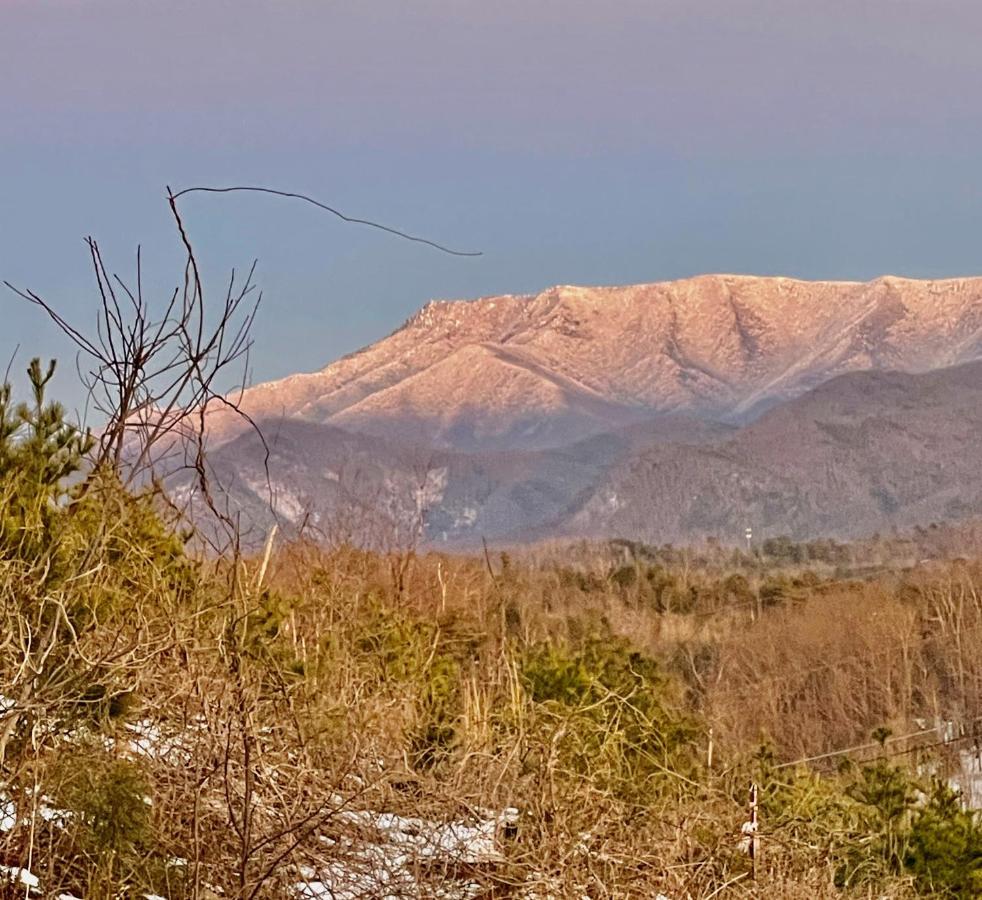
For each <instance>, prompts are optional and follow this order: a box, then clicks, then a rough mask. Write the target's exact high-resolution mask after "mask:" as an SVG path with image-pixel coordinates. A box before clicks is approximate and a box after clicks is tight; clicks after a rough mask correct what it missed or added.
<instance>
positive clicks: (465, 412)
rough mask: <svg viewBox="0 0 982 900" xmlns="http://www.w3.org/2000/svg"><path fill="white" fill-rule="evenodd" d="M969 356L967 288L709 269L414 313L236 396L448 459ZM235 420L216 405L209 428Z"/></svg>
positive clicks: (964, 283)
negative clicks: (455, 453) (317, 363)
mask: <svg viewBox="0 0 982 900" xmlns="http://www.w3.org/2000/svg"><path fill="white" fill-rule="evenodd" d="M980 355H982V279H979V278H965V279H948V280H943V281H914V280H909V279H901V278H893V277H884V278H880V279H876V280H875V281H871V282H869V283H865V284H863V283H855V282H804V281H796V280H793V279H788V278H757V277H749V276H736V275H711V276H701V277H698V278H691V279H686V280H682V281H675V282H664V283H657V284H642V285H632V286H626V287H601V288H582V287H568V286H565V287H556V288H552V289H550V290H547V291H544V292H542V293H540V294H537V295H530V296H514V295H507V296H500V297H488V298H483V299H480V300H474V301H467V302H465V301H441V302H434V303H430V304H428V305H427V306H426V307H424V308H423V309H422V310H421V311H420V312H419V313H417V314H416V315H415V316H413V317H412V318H411V319H410V320H409V321H408V322H407V323H406V324H405V325H404V326H403V327H402V328H400V329H399V330H397V331H396V332H394V333H393V334H392V335H390V336H389V337H387V338H385V339H383V340H381V341H379V342H378V343H376V344H373V345H371V346H370V347H367V348H365V349H364V350H361V351H359V352H358V353H355V354H352V355H351V356H348V357H345V358H344V359H342V360H339V361H338V362H336V363H333V364H331V365H329V366H327V367H326V368H325V369H323V370H322V371H320V372H315V373H311V374H306V375H295V376H291V377H289V378H286V379H283V380H281V381H276V382H270V383H268V384H264V385H259V386H257V387H254V388H251V389H250V390H248V391H246V393H245V396H244V398H243V406H244V408H245V410H246V411H247V412H249V413H250V415H252V416H253V418H257V419H258V418H263V419H266V420H272V419H277V418H298V419H302V420H304V421H309V422H316V423H321V424H331V425H337V426H339V427H344V428H346V429H349V430H357V431H361V432H364V433H366V434H372V435H377V436H385V437H388V438H390V439H393V440H396V441H413V442H415V441H419V440H422V439H425V440H426V442H427V443H430V444H432V445H434V446H436V447H440V448H444V449H448V450H449V449H458V450H481V451H485V450H489V449H521V450H537V449H545V448H551V447H557V446H561V445H563V444H566V443H569V442H571V441H575V440H577V439H580V438H584V437H588V436H590V435H591V434H597V433H602V432H604V431H608V430H611V429H612V428H617V427H620V426H622V425H625V424H629V423H631V422H637V421H643V420H646V419H650V418H652V417H654V416H657V415H660V414H664V413H668V412H683V413H687V414H693V415H697V416H703V417H709V418H726V419H729V420H731V421H746V420H748V419H750V418H752V417H753V416H755V415H757V414H759V413H760V412H761V411H762V410H764V409H766V408H768V407H770V406H772V405H774V404H776V403H780V402H782V401H784V400H787V399H790V398H792V397H795V396H798V395H800V394H801V393H803V392H804V391H806V390H808V389H810V388H812V387H815V386H817V385H819V384H821V383H822V382H823V381H825V380H827V379H829V378H831V377H834V376H835V375H838V374H841V373H844V372H850V371H859V370H865V369H898V370H904V371H912V372H918V371H926V370H929V369H934V368H939V367H944V366H951V365H954V364H957V363H960V362H965V361H969V360H972V359H976V358H978V357H979V356H980ZM240 428H241V424H240V423H238V422H237V421H236V420H235V419H234V418H233V417H230V416H228V415H227V414H226V413H223V412H221V411H216V413H215V414H214V415H213V416H212V433H213V435H214V437H215V439H216V440H228V439H230V438H231V437H234V435H235V434H236V433H237V431H238V430H239V429H240Z"/></svg>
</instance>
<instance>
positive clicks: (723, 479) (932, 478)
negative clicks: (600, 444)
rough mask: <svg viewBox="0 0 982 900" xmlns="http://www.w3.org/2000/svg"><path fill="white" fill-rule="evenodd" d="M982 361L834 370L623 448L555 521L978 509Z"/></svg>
mask: <svg viewBox="0 0 982 900" xmlns="http://www.w3.org/2000/svg"><path fill="white" fill-rule="evenodd" d="M980 473H982V363H980V362H974V363H968V364H965V365H962V366H957V367H953V368H948V369H943V370H938V371H934V372H928V373H923V374H917V375H911V374H903V373H898V372H862V373H851V374H847V375H842V376H839V377H837V378H834V379H831V380H830V381H828V382H826V383H824V384H822V385H821V386H820V387H818V388H816V389H815V390H813V391H811V392H809V393H807V394H805V395H804V396H802V397H799V398H798V399H796V400H792V401H789V402H787V403H785V404H783V405H781V406H780V407H778V408H776V409H773V410H771V411H770V412H768V413H766V414H765V415H763V416H762V417H761V418H760V419H758V420H757V421H755V422H753V423H751V424H749V425H747V426H745V427H744V428H742V429H740V430H739V431H738V432H736V433H735V434H734V435H732V436H730V437H728V438H727V439H725V440H723V441H720V442H716V443H714V444H713V445H712V446H703V447H691V446H679V445H673V444H662V445H659V446H653V447H649V448H647V449H645V450H642V451H641V452H638V453H635V454H632V455H631V457H630V458H628V459H625V460H623V461H622V462H621V463H620V464H618V465H616V466H615V467H613V468H612V469H611V470H609V471H608V472H607V474H606V475H605V477H604V479H603V481H602V482H601V483H600V484H599V485H598V487H597V488H596V489H595V490H594V491H592V492H591V493H590V495H589V496H585V497H584V498H583V499H582V501H581V502H580V503H579V505H578V507H577V508H576V509H571V510H570V511H569V513H568V515H564V516H562V517H560V518H559V519H557V520H556V521H555V522H554V523H552V527H553V530H555V531H561V532H563V533H567V534H595V535H604V536H610V535H619V536H630V537H631V538H634V539H638V540H649V541H668V540H679V539H692V538H695V537H700V536H706V535H714V536H719V537H722V538H724V539H726V540H730V541H734V540H739V538H740V536H741V535H742V533H743V530H744V528H745V527H746V526H748V525H749V526H753V527H754V529H755V531H756V533H757V534H759V535H762V536H767V535H776V534H789V535H791V536H793V537H799V538H804V537H813V536H818V535H836V536H855V535H861V534H868V533H871V532H873V531H877V530H884V529H888V528H891V527H908V526H912V525H916V524H926V523H928V522H931V521H942V520H946V519H960V518H966V517H970V516H976V515H979V514H982V478H980V477H979V476H980Z"/></svg>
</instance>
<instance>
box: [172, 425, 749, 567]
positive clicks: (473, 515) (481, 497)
mask: <svg viewBox="0 0 982 900" xmlns="http://www.w3.org/2000/svg"><path fill="white" fill-rule="evenodd" d="M261 427H262V429H263V433H264V435H265V438H266V442H267V445H268V447H269V451H270V456H269V463H268V478H267V470H266V466H265V465H264V456H265V451H264V448H263V445H262V442H261V441H260V439H259V437H258V436H257V435H256V434H255V433H254V432H247V433H244V434H241V435H239V436H238V437H237V438H235V439H234V440H232V441H230V442H228V443H226V444H224V445H222V446H220V447H218V448H217V449H216V450H214V451H213V452H212V453H211V454H210V455H209V462H210V466H211V469H212V472H213V478H214V479H215V481H216V484H217V485H220V487H221V489H222V491H223V492H224V493H225V494H227V496H228V498H229V505H230V509H231V510H233V511H235V512H238V513H240V514H241V515H242V519H243V522H244V523H245V524H246V525H247V526H248V527H249V529H250V537H249V542H250V543H251V544H257V543H260V542H261V541H262V539H263V537H264V535H265V534H266V532H267V531H268V529H269V528H270V527H271V526H272V524H273V523H274V522H276V523H277V524H278V525H279V526H280V527H281V528H283V529H285V530H286V531H287V532H288V533H296V532H297V531H301V530H306V531H308V532H309V533H310V534H311V535H312V536H314V537H317V538H321V539H326V540H329V541H352V542H354V543H358V544H361V545H366V546H373V547H380V548H385V547H394V546H405V545H407V544H409V543H415V542H416V541H417V540H418V539H419V538H420V537H422V538H424V539H428V540H431V541H437V542H440V543H442V542H444V541H450V542H456V543H459V542H462V541H480V540H481V538H483V537H487V538H489V539H494V538H496V537H499V536H501V535H504V534H507V533H509V532H511V531H513V530H515V529H535V528H538V527H541V526H542V525H543V524H544V523H546V522H549V521H552V520H554V519H556V518H557V517H558V516H561V515H562V514H563V512H564V511H565V510H567V509H569V508H570V507H571V506H572V505H574V504H575V503H576V501H577V499H578V498H579V497H581V496H583V495H584V494H586V493H587V492H589V491H590V490H591V489H593V488H594V487H595V485H596V484H597V483H598V481H599V480H600V478H601V477H602V476H603V474H604V472H605V471H606V470H607V469H608V468H609V467H610V466H611V465H613V464H614V463H616V462H617V461H618V460H621V459H623V458H624V457H625V456H626V455H627V454H629V453H630V452H632V451H634V450H637V449H639V448H641V447H649V446H651V445H652V444H655V443H658V442H661V441H667V440H675V441H678V440H680V439H681V440H687V441H690V442H691V443H692V444H699V443H704V442H707V441H712V440H719V439H720V438H721V437H723V436H724V435H727V434H730V433H732V430H733V429H732V427H731V426H726V425H719V424H716V423H710V422H705V421H701V420H690V419H687V418H684V417H678V416H666V417H664V418H662V419H658V420H655V421H651V422H643V423H637V424H634V425H631V426H628V427H625V428H622V429H618V430H616V431H611V432H606V433H604V434H600V435H596V436H594V437H592V438H589V439H587V440H584V441H580V442H577V443H575V444H571V445H570V446H568V447H565V448H562V449H560V450H549V451H527V452H519V451H498V452H489V453H456V452H447V451H440V450H432V449H429V448H426V447H425V446H422V445H412V444H395V443H393V442H390V441H387V440H385V439H383V438H378V437H369V436H366V435H361V434H355V433H350V432H347V431H344V430H342V429H340V428H336V427H334V426H331V425H318V424H314V423H311V422H303V421H300V420H290V419H287V420H281V421H268V422H263V423H261ZM171 489H172V491H173V492H174V493H175V496H176V499H177V500H178V501H184V500H192V501H194V488H193V480H192V478H191V476H189V475H184V476H182V477H179V478H174V479H172V480H171ZM195 511H196V512H197V514H198V515H199V516H201V515H202V514H203V511H202V509H201V505H200V502H195V505H194V509H192V513H194V512H195Z"/></svg>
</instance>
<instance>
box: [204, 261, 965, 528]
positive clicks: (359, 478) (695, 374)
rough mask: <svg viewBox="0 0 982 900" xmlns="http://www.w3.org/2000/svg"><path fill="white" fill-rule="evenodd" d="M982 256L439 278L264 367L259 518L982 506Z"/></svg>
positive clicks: (798, 517)
mask: <svg viewBox="0 0 982 900" xmlns="http://www.w3.org/2000/svg"><path fill="white" fill-rule="evenodd" d="M980 358H982V278H979V279H973V278H966V279H949V280H943V281H914V280H908V279H900V278H892V277H886V278H880V279H877V280H875V281H872V282H869V283H865V284H863V283H853V282H803V281H796V280H792V279H786V278H755V277H744V276H730V275H720V276H704V277H700V278H693V279H688V280H685V281H676V282H668V283H662V284H646V285H635V286H629V287H616V288H578V287H557V288H553V289H551V290H548V291H545V292H543V293H541V294H538V295H533V296H521V297H519V296H510V295H509V296H501V297H489V298H483V299H480V300H474V301H453V302H442V301H441V302H434V303H430V304H428V305H427V306H426V307H424V308H423V309H422V310H421V311H420V312H419V313H417V314H416V315H415V316H413V317H412V318H411V319H410V320H409V321H408V322H407V323H406V324H405V325H404V326H403V327H402V328H400V329H399V330H398V331H396V332H394V333H393V334H392V335H390V336H389V337H387V338H385V339H383V340H381V341H379V342H378V343H376V344H373V345H371V346H370V347H367V348H365V349H364V350H361V351H359V352H357V353H355V354H352V355H351V356H348V357H345V358H344V359H341V360H339V361H338V362H336V363H333V364H331V365H329V366H328V367H327V368H325V369H323V370H322V371H320V372H316V373H312V374H304V375H294V376H290V377H289V378H286V379H283V380H280V381H276V382H271V383H268V384H263V385H259V386H257V387H254V388H251V389H249V390H248V391H247V392H246V393H245V395H244V397H243V400H242V405H243V407H244V409H245V411H246V412H248V413H249V415H250V416H252V418H254V419H255V420H257V421H259V422H260V423H261V427H262V429H263V432H264V434H265V436H266V441H267V444H268V445H269V447H270V450H271V456H270V466H269V479H268V480H267V477H266V470H265V468H264V466H263V456H264V451H263V448H262V444H261V442H260V441H259V440H258V438H257V436H256V435H255V434H253V433H251V432H249V431H245V430H243V428H242V423H241V421H238V420H236V419H234V418H232V417H230V416H229V415H228V414H226V413H224V412H216V413H215V414H213V415H212V416H211V417H210V422H211V425H210V432H211V446H212V452H211V459H212V464H213V466H214V468H215V472H216V475H218V477H219V480H220V481H221V482H222V483H223V485H224V486H225V487H226V488H227V489H228V491H229V494H230V497H231V498H232V501H233V503H234V504H236V505H238V506H239V507H241V508H242V509H243V510H244V511H245V513H246V518H247V519H250V520H251V521H252V522H253V523H254V524H255V526H256V529H257V530H258V531H260V532H261V531H263V530H264V529H265V528H267V527H268V526H269V525H270V524H271V523H272V521H273V520H274V518H278V519H279V520H280V522H281V524H284V525H286V526H289V527H299V526H300V525H301V523H303V524H304V525H307V526H313V527H316V529H318V530H319V531H320V532H322V533H324V534H325V536H327V537H329V538H333V539H351V540H357V541H362V542H369V543H385V542H386V541H391V542H394V543H399V542H404V541H405V540H406V539H407V538H408V536H409V535H416V534H417V533H418V532H421V533H422V534H423V536H424V537H425V539H428V540H435V541H440V542H442V541H444V540H446V541H447V542H448V543H461V542H463V543H467V542H473V541H479V540H481V539H485V538H486V539H488V540H491V541H499V542H500V541H520V540H528V539H532V538H547V537H572V536H590V537H607V536H619V537H629V538H633V539H639V540H645V541H652V542H660V541H669V540H671V541H680V540H688V539H693V538H697V537H704V536H707V535H714V536H718V537H720V538H722V539H724V540H736V539H738V538H739V537H740V536H741V535H742V533H743V529H744V528H745V527H746V526H748V525H750V526H753V527H754V528H755V530H756V531H757V533H758V534H761V535H762V536H766V535H768V534H790V535H793V536H795V537H808V536H814V535H820V534H821V535H841V536H844V535H858V534H862V533H868V532H870V531H874V530H882V529H887V528H891V527H906V526H909V525H913V524H922V523H926V522H929V521H932V520H940V519H957V518H962V517H966V516H972V515H978V514H980V513H982V441H980V438H982V404H980V401H982V363H977V362H974V361H975V360H978V359H980Z"/></svg>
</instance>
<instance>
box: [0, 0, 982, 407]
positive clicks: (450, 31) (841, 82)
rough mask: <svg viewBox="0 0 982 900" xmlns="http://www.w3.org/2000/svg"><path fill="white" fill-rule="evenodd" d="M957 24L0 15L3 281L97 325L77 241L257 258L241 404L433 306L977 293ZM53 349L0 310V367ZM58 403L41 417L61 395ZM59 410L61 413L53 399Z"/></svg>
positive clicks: (744, 15)
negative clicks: (475, 253) (812, 286)
mask: <svg viewBox="0 0 982 900" xmlns="http://www.w3.org/2000/svg"><path fill="white" fill-rule="evenodd" d="M980 40H982V3H979V2H977V0H604V2H599V0H593V2H581V0H561V2H560V0H494V2H488V0H413V2H405V0H402V2H395V0H351V2H330V0H320V2H299V0H275V2H273V0H268V2H255V0H227V2H221V0H195V2H181V0H166V2H165V0H157V2H146V0H60V2H55V0H0V279H4V278H5V279H8V280H11V281H13V282H15V283H17V284H19V285H25V286H30V287H32V288H34V289H35V290H38V291H39V292H41V293H43V294H45V295H46V296H47V297H48V298H49V299H51V300H52V301H53V302H54V303H56V304H57V305H58V306H59V308H61V309H63V310H64V311H65V313H66V314H67V315H69V316H70V317H72V318H73V319H75V320H77V321H79V322H81V323H83V324H88V323H89V322H90V321H91V320H92V316H93V309H94V307H93V285H92V280H91V276H90V273H89V270H88V267H87V259H86V254H85V248H84V245H83V243H82V238H83V237H84V236H85V235H86V234H92V235H93V236H95V237H96V238H97V239H99V240H100V241H101V243H102V244H103V247H104V249H105V251H106V253H107V254H108V255H109V256H110V257H111V259H112V260H113V265H114V267H115V268H116V269H118V270H119V271H120V273H121V274H123V275H125V274H127V273H128V272H131V271H132V262H133V253H134V251H135V248H136V245H137V244H138V243H141V244H142V245H143V247H144V253H145V258H146V267H147V270H148V273H149V274H148V279H147V280H148V284H150V285H151V286H153V287H156V288H158V289H159V290H161V292H163V290H164V288H166V287H169V286H172V285H173V284H175V283H176V279H177V277H178V275H179V272H178V269H177V267H176V265H175V264H176V263H177V262H178V261H179V257H178V256H177V253H176V250H177V248H176V245H175V235H174V234H173V231H172V228H171V225H170V221H169V219H168V216H167V210H166V207H165V205H164V201H163V195H164V186H165V185H168V184H169V185H171V186H173V187H174V188H178V187H183V186H187V185H191V184H209V185H228V184H241V183H247V184H261V185H268V186H272V187H277V188H282V189H286V190H294V191H302V192H306V193H310V194H312V195H314V196H316V197H318V198H319V199H321V200H323V201H325V202H328V203H331V204H333V205H336V206H338V207H340V208H341V209H343V210H344V211H346V212H348V213H350V214H352V215H358V216H365V217H368V218H375V219H378V220H380V221H383V222H386V223H388V224H391V225H393V226H396V227H399V228H404V229H407V230H411V231H414V232H418V233H421V234H423V235H426V236H428V237H432V238H434V239H436V240H439V241H442V242H445V243H448V244H452V245H455V246H460V247H463V248H479V249H481V250H483V251H484V254H485V255H484V256H483V257H481V258H479V259H458V258H452V257H448V256H444V255H441V254H439V253H437V252H435V251H433V250H429V249H427V248H425V247H421V246H419V245H415V244H406V243H403V242H400V241H398V240H396V239H394V238H391V237H388V236H386V235H382V234H379V233H376V232H372V231H368V230H365V229H358V228H354V227H351V226H346V225H343V224H341V223H339V222H337V221H336V220H334V219H332V218H330V217H328V216H327V215H326V214H323V213H319V212H316V211H315V210H312V209H310V208H307V207H304V206H301V205H294V204H291V203H289V202H287V201H282V200H277V199H274V198H267V197H259V196H245V195H242V196H227V197H221V198H219V197H211V196H192V197H189V198H187V201H186V203H185V205H184V207H183V210H184V213H185V215H186V217H187V220H188V224H189V225H190V227H191V230H192V233H193V235H194V237H195V238H196V242H197V244H198V246H199V248H200V250H201V254H202V258H203V261H204V263H205V265H206V270H207V274H208V277H209V279H210V280H211V281H212V282H214V283H216V284H217V283H218V282H219V281H221V280H222V279H223V278H224V276H225V273H226V271H227V269H228V268H229V267H230V266H232V265H238V266H241V265H243V264H247V263H248V262H249V261H250V260H251V259H252V258H253V257H258V258H259V269H258V280H259V283H260V285H261V286H262V287H263V290H264V297H265V299H264V306H263V309H262V312H261V314H260V319H259V322H258V325H257V329H256V339H257V345H256V350H255V353H254V355H253V374H252V377H253V380H256V381H259V380H266V379H269V378H274V377H279V376H282V375H285V374H288V373H290V372H294V371H298V370H310V369H316V368H320V367H322V366H323V365H325V364H326V363H328V362H329V361H331V360H332V359H334V358H336V357H338V356H339V355H341V354H343V353H345V352H348V351H351V350H353V349H356V348H357V347H359V346H361V345H363V344H366V343H369V342H371V341H373V340H375V339H377V338H379V337H381V336H383V335H384V334H386V333H388V332H389V331H391V330H393V329H394V328H396V327H397V326H398V325H399V324H400V323H401V322H402V321H403V320H404V319H405V318H406V317H407V316H409V315H410V314H411V313H412V312H413V311H414V310H415V309H416V308H418V307H419V306H420V305H422V304H423V303H424V302H425V301H426V300H428V299H430V298H434V297H440V298H445V297H472V296H479V295H482V294H490V293H501V292H526V291H534V290H538V289H541V288H544V287H547V286H549V285H551V284H555V283H590V284H600V283H625V282H636V281H653V280H660V279H666V278H675V277H680V276H685V275H691V274H697V273H701V272H713V271H731V272H747V273H758V274H786V275H793V276H800V277H807V278H850V279H866V278H870V277H875V276H876V275H879V274H882V273H885V272H891V273H897V274H905V275H912V276H944V275H962V274H974V273H979V272H982V259H980V253H982V54H980V53H979V52H978V47H979V45H980ZM18 344H19V345H20V346H21V351H20V357H19V361H18V367H19V368H22V366H21V365H20V364H21V363H26V359H27V357H28V355H30V354H52V353H55V354H59V355H62V356H64V354H65V345H64V344H63V343H62V342H60V341H59V340H58V339H57V338H56V336H55V335H54V334H53V332H52V329H51V328H49V327H47V326H45V325H44V324H43V322H42V320H41V319H40V317H39V314H38V312H37V311H36V310H35V309H33V308H29V307H27V306H25V305H24V304H23V303H22V302H21V301H18V300H16V298H13V297H12V296H3V297H0V358H2V359H3V360H4V362H5V361H6V359H7V358H8V357H9V355H10V353H11V352H12V351H13V349H14V347H15V346H16V345H18ZM69 380H70V379H67V378H63V379H62V385H63V388H64V390H63V393H64V392H65V391H70V386H69V385H68V384H67V382H68V381H69ZM73 399H74V398H73Z"/></svg>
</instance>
